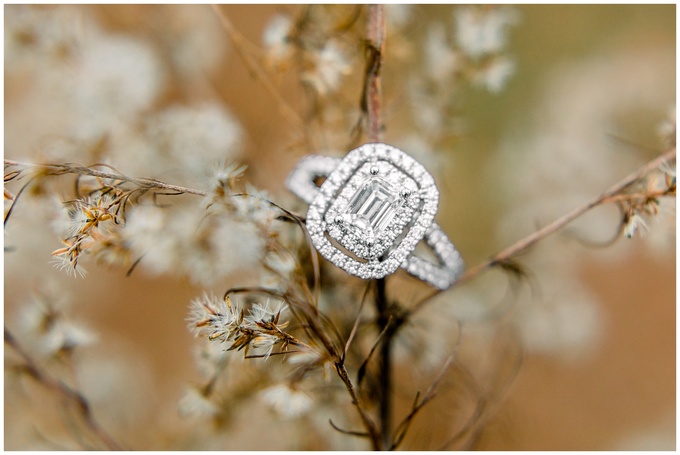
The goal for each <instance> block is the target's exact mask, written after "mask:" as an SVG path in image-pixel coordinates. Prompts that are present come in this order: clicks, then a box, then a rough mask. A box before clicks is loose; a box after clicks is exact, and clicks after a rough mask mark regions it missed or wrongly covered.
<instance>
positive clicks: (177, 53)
mask: <svg viewBox="0 0 680 455" xmlns="http://www.w3.org/2000/svg"><path fill="white" fill-rule="evenodd" d="M165 9H166V11H168V13H169V14H167V15H166V16H164V17H163V24H162V26H161V27H160V28H159V29H156V30H155V31H157V32H158V35H160V36H159V37H160V38H161V39H162V40H163V42H164V44H165V46H166V49H167V50H168V51H169V52H170V58H171V59H172V63H173V64H174V68H176V69H177V70H179V73H180V74H181V75H182V76H184V77H188V78H195V79H198V81H197V82H199V83H201V82H203V80H204V79H205V77H206V74H209V73H211V72H213V71H215V70H217V69H218V67H219V65H220V63H221V62H222V61H223V60H224V58H225V56H227V55H228V54H229V46H228V44H229V41H228V40H225V39H224V35H223V30H222V28H221V27H220V24H219V21H216V20H214V17H213V16H214V13H213V12H212V11H210V9H209V8H203V7H201V6H200V5H182V4H174V5H172V6H170V5H166V6H165Z"/></svg>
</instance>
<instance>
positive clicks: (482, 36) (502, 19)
mask: <svg viewBox="0 0 680 455" xmlns="http://www.w3.org/2000/svg"><path fill="white" fill-rule="evenodd" d="M454 14H455V23H456V43H457V44H458V46H459V48H460V50H461V51H463V52H464V53H466V54H467V55H469V56H470V57H482V56H484V55H490V54H494V53H497V52H499V51H502V50H503V49H504V48H505V45H506V44H507V28H508V26H510V25H512V24H514V23H515V22H516V21H517V12H516V11H515V10H514V9H512V8H509V7H487V6H479V5H475V6H461V7H458V8H456V9H455V12H454Z"/></svg>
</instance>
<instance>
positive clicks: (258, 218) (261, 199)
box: [232, 183, 281, 227]
mask: <svg viewBox="0 0 680 455" xmlns="http://www.w3.org/2000/svg"><path fill="white" fill-rule="evenodd" d="M245 194H247V196H239V197H235V198H232V203H233V205H234V207H235V208H236V213H237V214H238V215H240V216H241V217H243V218H245V219H247V220H250V221H252V222H253V223H255V224H256V225H258V226H260V227H269V226H270V224H271V222H272V220H274V219H275V218H276V217H277V216H279V215H280V214H281V211H280V210H279V209H277V208H276V207H274V206H272V205H271V204H270V203H269V202H268V201H271V196H270V195H269V193H268V192H267V191H265V190H258V189H257V188H255V187H254V186H253V185H251V184H249V183H246V189H245Z"/></svg>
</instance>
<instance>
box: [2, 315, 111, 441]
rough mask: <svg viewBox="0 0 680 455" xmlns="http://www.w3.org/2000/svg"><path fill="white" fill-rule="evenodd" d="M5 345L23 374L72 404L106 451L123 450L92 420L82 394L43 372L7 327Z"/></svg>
mask: <svg viewBox="0 0 680 455" xmlns="http://www.w3.org/2000/svg"><path fill="white" fill-rule="evenodd" d="M5 344H6V345H7V346H9V347H10V348H12V350H14V352H16V353H17V354H18V355H19V357H21V359H22V360H23V362H24V364H23V365H22V366H21V367H22V369H23V371H24V372H25V373H27V374H28V375H29V376H30V377H31V378H33V379H35V380H36V381H37V382H38V383H40V384H41V385H42V386H44V387H45V388H47V389H48V390H51V391H52V392H55V393H56V394H57V395H59V396H61V397H62V398H64V399H66V400H67V401H68V402H70V403H72V404H73V406H74V408H75V409H76V410H77V412H78V413H79V415H80V416H81V417H82V419H83V422H84V423H85V425H86V426H87V428H88V429H89V430H90V431H91V432H92V434H94V435H95V436H96V437H97V438H98V439H99V441H100V442H101V443H102V444H103V445H104V446H105V447H106V449H108V450H123V448H122V447H121V446H120V444H118V443H117V442H116V441H115V440H114V439H113V437H112V436H111V435H110V434H108V432H106V430H104V428H102V426H101V425H100V424H99V423H98V422H97V420H96V419H95V418H94V415H93V414H92V409H91V408H90V404H89V403H88V401H87V399H86V398H85V397H84V396H83V394H81V393H80V392H79V391H78V390H75V389H73V388H71V387H69V386H68V385H66V384H64V383H63V382H61V381H59V380H58V379H55V378H53V377H52V376H50V375H49V374H48V373H47V372H45V371H43V370H42V369H41V368H40V367H39V366H38V364H37V363H36V362H35V360H33V358H32V357H31V356H30V355H29V354H28V353H27V352H26V351H25V350H24V349H23V348H22V347H21V345H20V344H19V342H18V341H17V339H16V338H15V337H14V336H13V335H12V333H11V332H10V331H9V329H7V327H5Z"/></svg>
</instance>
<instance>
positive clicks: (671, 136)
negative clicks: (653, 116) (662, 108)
mask: <svg viewBox="0 0 680 455" xmlns="http://www.w3.org/2000/svg"><path fill="white" fill-rule="evenodd" d="M675 110H676V109H675V107H673V108H672V109H669V111H668V117H667V118H666V119H665V120H664V121H663V122H661V123H660V124H659V126H658V133H659V136H661V137H662V138H664V139H666V141H667V142H669V143H672V144H674V143H675V130H676V118H675V117H676V113H675Z"/></svg>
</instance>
